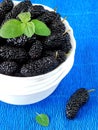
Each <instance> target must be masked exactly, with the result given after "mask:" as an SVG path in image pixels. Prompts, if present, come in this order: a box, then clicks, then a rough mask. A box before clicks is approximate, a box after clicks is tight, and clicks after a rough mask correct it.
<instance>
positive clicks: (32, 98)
mask: <svg viewBox="0 0 98 130" xmlns="http://www.w3.org/2000/svg"><path fill="white" fill-rule="evenodd" d="M17 3H18V2H15V4H17ZM44 7H45V9H48V10H50V11H52V9H51V8H49V7H47V6H44ZM64 23H65V26H66V29H68V30H70V31H69V34H70V37H71V44H72V49H71V51H70V53H69V55H68V57H67V59H66V61H65V62H64V63H62V64H61V65H60V66H59V67H57V68H56V69H55V70H53V71H51V72H49V73H47V74H43V75H39V76H34V77H13V76H7V75H3V74H0V100H1V101H3V102H6V103H10V104H15V105H26V104H33V103H36V102H38V101H41V100H43V99H45V98H46V97H48V96H49V95H50V94H51V93H52V92H53V91H54V90H55V89H56V88H57V86H58V84H59V83H60V81H61V80H62V79H63V78H64V77H65V76H66V75H67V74H68V72H69V71H70V70H71V68H72V66H73V63H74V55H75V49H76V41H75V38H74V35H73V30H72V28H71V27H70V25H69V23H68V22H67V21H66V20H65V22H64Z"/></svg>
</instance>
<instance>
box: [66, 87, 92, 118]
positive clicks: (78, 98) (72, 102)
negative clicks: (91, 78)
mask: <svg viewBox="0 0 98 130" xmlns="http://www.w3.org/2000/svg"><path fill="white" fill-rule="evenodd" d="M90 91H93V90H86V89H85V88H80V89H78V90H77V91H76V92H75V93H74V94H73V95H72V96H71V97H70V99H69V100H68V102H67V105H66V116H67V118H69V119H73V118H75V116H76V114H77V112H78V110H79V109H80V107H81V106H83V105H84V104H85V103H86V102H87V101H88V99H89V92H90Z"/></svg>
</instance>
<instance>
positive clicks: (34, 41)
mask: <svg viewBox="0 0 98 130" xmlns="http://www.w3.org/2000/svg"><path fill="white" fill-rule="evenodd" d="M2 5H3V4H2ZM7 6H9V8H7V9H4V10H5V14H6V15H5V14H3V15H4V17H3V18H2V20H1V21H0V22H1V23H0V24H1V25H2V24H3V23H4V22H5V21H7V20H9V19H11V18H16V19H18V18H17V15H18V14H20V13H21V12H30V14H31V17H32V19H37V20H40V21H42V22H44V23H45V24H46V25H47V26H48V27H49V28H50V30H51V34H50V35H49V36H47V37H46V36H39V35H36V34H34V35H33V36H32V37H27V36H25V35H21V36H19V37H17V38H8V39H4V38H0V40H1V41H0V100H1V101H3V102H6V103H10V104H15V105H26V104H33V103H36V102H38V101H41V100H43V99H45V98H46V97H48V96H49V95H50V94H51V93H52V92H53V91H54V90H55V89H56V88H57V86H58V84H59V83H60V81H61V80H62V79H63V78H64V77H65V76H66V75H67V74H68V73H69V71H70V70H71V68H72V66H73V63H74V55H75V48H76V42H75V38H74V35H73V30H72V28H71V27H70V25H69V23H68V22H67V21H66V20H63V19H62V18H61V17H60V15H59V14H58V13H55V12H54V10H53V9H51V8H49V7H47V6H44V5H38V4H33V5H32V4H31V2H30V1H23V2H14V7H13V4H12V3H11V1H9V3H7ZM2 9H3V8H2ZM8 9H9V10H8Z"/></svg>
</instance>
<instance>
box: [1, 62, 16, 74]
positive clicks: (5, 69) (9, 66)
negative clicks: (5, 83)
mask: <svg viewBox="0 0 98 130" xmlns="http://www.w3.org/2000/svg"><path fill="white" fill-rule="evenodd" d="M17 69H18V66H17V63H16V62H13V61H5V62H2V63H1V64H0V73H1V74H6V75H11V74H13V73H14V72H15V71H16V70H17Z"/></svg>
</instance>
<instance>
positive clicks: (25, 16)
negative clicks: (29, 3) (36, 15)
mask: <svg viewBox="0 0 98 130" xmlns="http://www.w3.org/2000/svg"><path fill="white" fill-rule="evenodd" d="M18 18H19V19H20V20H21V21H22V22H23V23H27V22H28V21H30V20H31V14H30V12H24V13H20V14H19V15H18Z"/></svg>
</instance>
